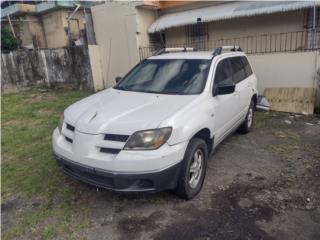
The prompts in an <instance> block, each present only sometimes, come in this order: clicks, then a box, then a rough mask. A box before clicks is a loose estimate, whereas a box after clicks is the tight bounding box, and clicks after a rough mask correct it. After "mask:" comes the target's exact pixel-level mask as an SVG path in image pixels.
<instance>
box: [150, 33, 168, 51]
mask: <svg viewBox="0 0 320 240" xmlns="http://www.w3.org/2000/svg"><path fill="white" fill-rule="evenodd" d="M149 46H150V47H151V48H152V49H161V48H163V47H164V46H165V35H164V34H163V33H149Z"/></svg>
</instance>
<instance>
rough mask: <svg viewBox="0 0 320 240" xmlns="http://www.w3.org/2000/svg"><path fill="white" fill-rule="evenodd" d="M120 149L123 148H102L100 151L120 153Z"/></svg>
mask: <svg viewBox="0 0 320 240" xmlns="http://www.w3.org/2000/svg"><path fill="white" fill-rule="evenodd" d="M120 151H121V149H117V148H100V152H103V153H112V154H118V153H119V152H120Z"/></svg>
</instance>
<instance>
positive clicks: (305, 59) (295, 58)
mask: <svg viewBox="0 0 320 240" xmlns="http://www.w3.org/2000/svg"><path fill="white" fill-rule="evenodd" d="M248 57H249V61H250V63H251V65H252V68H253V70H254V72H255V74H256V76H257V78H258V90H259V93H260V94H263V91H264V89H265V88H278V87H301V88H317V92H318V94H319V90H320V88H319V77H320V76H317V74H316V73H317V71H320V64H319V60H320V52H316V51H314V52H297V53H274V54H260V55H249V56H248ZM317 105H318V106H319V105H320V103H319V95H318V103H317Z"/></svg>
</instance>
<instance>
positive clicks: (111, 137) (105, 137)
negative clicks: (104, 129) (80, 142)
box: [104, 134, 129, 142]
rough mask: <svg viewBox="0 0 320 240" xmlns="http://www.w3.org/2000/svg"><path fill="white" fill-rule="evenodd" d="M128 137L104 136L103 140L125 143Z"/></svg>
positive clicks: (117, 135)
mask: <svg viewBox="0 0 320 240" xmlns="http://www.w3.org/2000/svg"><path fill="white" fill-rule="evenodd" d="M128 138H129V135H119V134H106V135H104V140H109V141H116V142H126V141H127V140H128Z"/></svg>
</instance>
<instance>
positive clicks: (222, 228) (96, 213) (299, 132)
mask: <svg viewBox="0 0 320 240" xmlns="http://www.w3.org/2000/svg"><path fill="white" fill-rule="evenodd" d="M66 179H67V181H68V183H70V184H72V186H73V187H74V188H75V189H76V191H77V197H76V198H75V199H74V204H77V202H78V201H81V202H82V203H85V204H86V206H87V207H88V210H87V211H88V212H87V217H88V222H89V224H88V226H86V227H84V228H82V229H81V230H80V232H79V236H80V237H79V239H110V240H112V239H131V240H133V239H183V240H188V239H201V240H202V239H219V240H220V239H230V240H232V239H279V240H280V239H281V240H286V239H290V240H293V239H299V240H303V239H309V240H317V239H320V118H317V117H315V116H313V117H311V116H302V115H293V114H283V113H274V112H270V113H264V112H263V113H262V112H259V113H257V115H256V119H255V125H254V128H253V130H252V132H250V133H249V134H247V135H241V134H237V133H235V134H233V135H232V136H230V137H229V138H228V139H226V140H225V141H224V142H223V143H222V144H221V145H220V146H219V147H218V148H217V149H216V151H215V152H214V154H213V155H212V156H211V157H210V160H209V162H208V170H207V175H206V179H205V183H204V186H203V189H202V191H201V193H200V194H199V195H198V196H197V197H196V198H195V199H193V200H190V201H185V200H181V199H179V198H177V197H176V196H175V195H174V194H172V193H171V192H162V193H157V194H147V195H140V194H137V195H122V194H117V193H113V192H110V191H107V190H102V189H96V188H94V187H90V186H88V185H85V184H82V183H79V182H77V181H74V180H72V179H69V178H67V177H66ZM10 204H11V205H8V204H7V205H4V206H2V214H3V216H2V221H3V223H4V224H7V225H4V227H6V226H9V225H10V221H13V220H10V219H12V218H13V219H14V216H15V214H16V213H15V211H16V210H14V209H17V207H16V206H17V205H20V209H21V208H22V209H23V208H26V207H28V206H29V205H28V204H25V205H24V203H23V202H19V201H18V202H11V203H10ZM29 207H30V206H29ZM32 207H34V206H31V208H32ZM79 211H81V210H79ZM50 221H54V219H51V220H50V219H49V220H48V222H47V223H44V224H51V222H50ZM4 230H5V229H4ZM28 236H29V237H30V236H33V235H32V234H31V235H28V234H26V235H25V236H24V238H28ZM55 238H57V239H68V236H56V237H55Z"/></svg>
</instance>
